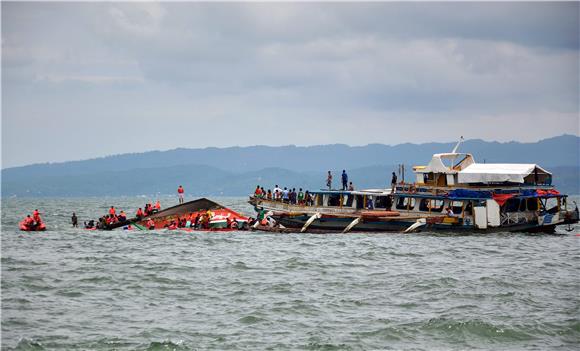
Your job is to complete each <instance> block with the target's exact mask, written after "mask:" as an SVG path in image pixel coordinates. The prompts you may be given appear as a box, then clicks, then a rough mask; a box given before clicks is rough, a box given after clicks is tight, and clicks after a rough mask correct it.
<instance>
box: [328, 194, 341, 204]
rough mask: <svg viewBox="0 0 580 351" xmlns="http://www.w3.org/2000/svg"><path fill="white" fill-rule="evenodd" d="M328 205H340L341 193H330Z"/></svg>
mask: <svg viewBox="0 0 580 351" xmlns="http://www.w3.org/2000/svg"><path fill="white" fill-rule="evenodd" d="M328 206H340V195H329V196H328Z"/></svg>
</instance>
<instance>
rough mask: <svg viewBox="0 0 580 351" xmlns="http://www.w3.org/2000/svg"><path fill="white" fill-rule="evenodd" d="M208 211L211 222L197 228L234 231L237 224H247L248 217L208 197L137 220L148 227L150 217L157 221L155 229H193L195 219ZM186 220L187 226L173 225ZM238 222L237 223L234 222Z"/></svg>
mask: <svg viewBox="0 0 580 351" xmlns="http://www.w3.org/2000/svg"><path fill="white" fill-rule="evenodd" d="M208 211H209V212H210V213H211V218H210V219H209V222H206V224H205V225H203V226H201V227H199V228H198V229H195V230H205V231H233V230H237V228H235V226H236V225H237V226H238V227H239V228H241V227H242V226H247V222H248V217H246V216H243V215H241V214H239V213H237V212H235V211H233V210H231V209H229V208H227V207H224V206H222V205H220V204H218V203H216V202H214V201H211V200H209V199H206V198H201V199H198V200H194V201H189V202H186V203H184V204H181V205H177V206H173V207H170V208H168V209H165V210H162V211H159V212H157V213H155V214H152V215H151V216H148V217H144V218H143V219H141V220H140V221H138V222H137V224H138V225H140V226H142V227H145V228H147V229H149V228H148V227H147V221H148V219H151V220H153V222H154V223H155V228H154V229H163V228H168V229H181V230H184V229H185V230H193V229H192V228H190V227H191V225H192V222H193V221H194V219H195V218H196V217H197V216H199V217H200V219H201V218H202V217H203V216H204V215H207V213H208ZM183 220H185V222H186V227H185V228H177V227H175V226H172V224H173V223H179V222H180V221H182V222H183ZM234 223H236V224H234Z"/></svg>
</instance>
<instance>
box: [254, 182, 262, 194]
mask: <svg viewBox="0 0 580 351" xmlns="http://www.w3.org/2000/svg"><path fill="white" fill-rule="evenodd" d="M254 196H255V197H262V189H260V186H259V185H258V186H256V190H255V191H254Z"/></svg>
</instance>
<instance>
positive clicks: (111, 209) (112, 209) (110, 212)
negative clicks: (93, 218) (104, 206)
mask: <svg viewBox="0 0 580 351" xmlns="http://www.w3.org/2000/svg"><path fill="white" fill-rule="evenodd" d="M116 213H117V211H115V206H111V208H110V209H109V214H110V215H111V216H114V215H115V214H116Z"/></svg>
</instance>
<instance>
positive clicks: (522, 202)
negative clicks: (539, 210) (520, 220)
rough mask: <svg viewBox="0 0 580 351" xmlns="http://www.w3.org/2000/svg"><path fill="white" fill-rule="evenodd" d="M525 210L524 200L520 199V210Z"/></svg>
mask: <svg viewBox="0 0 580 351" xmlns="http://www.w3.org/2000/svg"><path fill="white" fill-rule="evenodd" d="M525 210H526V201H525V200H520V212H524V211H525Z"/></svg>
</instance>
